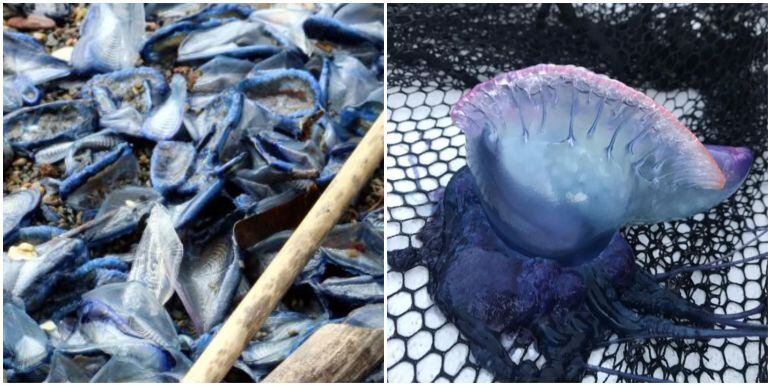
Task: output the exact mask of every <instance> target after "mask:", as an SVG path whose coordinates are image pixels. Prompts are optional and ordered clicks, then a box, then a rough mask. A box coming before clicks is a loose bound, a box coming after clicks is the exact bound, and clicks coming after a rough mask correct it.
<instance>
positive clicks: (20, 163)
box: [13, 158, 28, 167]
mask: <svg viewBox="0 0 770 385" xmlns="http://www.w3.org/2000/svg"><path fill="white" fill-rule="evenodd" d="M27 162H28V160H27V158H19V159H16V160H14V161H13V165H14V166H15V167H21V166H24V165H25V164H27Z"/></svg>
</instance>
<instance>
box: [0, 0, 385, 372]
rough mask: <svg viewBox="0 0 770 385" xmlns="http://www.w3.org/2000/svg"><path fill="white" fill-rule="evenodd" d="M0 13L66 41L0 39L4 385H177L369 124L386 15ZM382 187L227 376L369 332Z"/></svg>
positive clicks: (375, 299)
mask: <svg viewBox="0 0 770 385" xmlns="http://www.w3.org/2000/svg"><path fill="white" fill-rule="evenodd" d="M4 9H5V7H4ZM8 10H14V11H15V12H21V13H23V15H21V16H19V17H28V16H30V15H35V14H37V15H44V16H45V17H51V18H55V19H56V23H58V26H57V28H59V30H71V31H72V33H74V34H75V36H76V38H73V39H65V38H58V37H57V36H60V35H57V33H58V32H50V33H49V35H48V36H49V39H45V38H44V37H45V33H43V36H44V37H43V38H40V33H22V32H16V31H14V30H13V29H11V28H8V27H7V26H6V28H5V29H4V31H3V43H4V44H3V72H4V78H3V89H4V92H3V94H4V98H3V126H4V131H3V132H4V139H3V165H4V167H3V168H4V186H3V375H4V380H7V381H11V382H42V381H48V382H89V381H91V382H144V381H149V382H166V381H171V382H173V381H179V380H180V379H181V378H182V377H183V376H184V375H185V373H186V372H187V370H188V369H189V368H190V366H191V365H192V363H193V362H194V361H195V360H196V359H197V358H198V357H199V356H200V354H201V353H202V352H203V350H204V349H205V348H206V346H207V344H208V343H209V342H210V341H211V339H212V337H213V336H214V335H216V333H217V332H218V331H219V329H220V327H221V325H222V323H223V322H224V320H225V319H226V318H227V316H228V314H230V312H231V311H232V309H233V308H234V306H236V305H237V303H238V302H239V301H240V299H241V298H242V297H243V296H244V295H245V293H246V292H247V291H248V289H249V288H250V287H251V286H252V285H253V284H254V282H255V281H256V279H258V278H259V275H260V273H261V272H262V271H263V270H264V268H265V267H266V266H267V265H268V264H269V263H270V261H271V260H272V259H273V257H274V256H275V254H276V253H277V252H278V250H279V249H280V248H281V246H282V245H283V244H284V242H285V241H286V239H287V237H288V236H289V235H290V234H291V231H292V228H293V227H294V226H295V225H296V224H294V225H292V224H291V223H290V222H286V221H284V222H285V223H284V222H282V225H280V226H279V225H277V224H276V223H277V222H276V221H275V220H274V219H275V218H274V217H271V215H270V213H272V212H274V210H279V211H281V212H283V213H288V214H286V215H287V217H296V218H302V217H303V216H304V214H305V213H306V212H307V209H308V208H309V207H310V206H309V204H306V203H307V202H309V201H312V198H311V197H317V196H318V194H319V193H320V192H321V191H322V190H323V189H324V188H325V187H326V186H327V185H328V184H329V183H330V181H331V180H332V179H333V178H334V177H335V175H336V174H337V172H338V171H339V169H340V168H341V166H342V164H343V163H344V162H345V160H346V159H347V158H348V156H349V155H350V153H351V152H352V151H353V149H354V148H355V147H356V145H357V144H358V142H359V141H360V140H361V138H362V137H363V136H364V134H365V133H366V132H367V130H368V129H369V127H370V126H371V124H372V123H373V122H374V120H375V119H376V117H377V116H378V115H379V114H380V112H381V111H382V109H383V94H384V93H383V50H384V48H383V30H384V27H383V6H382V5H381V4H344V5H336V4H324V5H312V4H303V5H291V4H289V5H275V6H271V7H266V6H265V5H259V6H258V5H251V6H250V5H235V4H215V5H207V4H197V3H191V4H92V5H90V6H87V5H83V4H79V5H76V4H59V5H57V6H56V7H51V6H48V5H44V4H27V5H25V6H23V7H9V8H8ZM51 12H55V14H56V16H54V14H52V13H51ZM57 31H58V30H57ZM52 44H53V46H52ZM57 44H58V45H59V46H57ZM381 180H382V177H381V176H375V177H374V179H373V180H372V181H371V183H370V186H369V187H367V189H366V190H365V191H364V193H362V194H361V196H360V197H359V199H358V200H357V201H356V202H354V204H353V205H352V206H351V209H350V210H349V212H348V213H346V215H345V217H344V220H343V221H342V222H341V224H339V225H337V226H336V227H335V228H334V229H333V230H332V232H331V233H330V234H329V236H327V238H326V239H325V240H324V241H323V243H322V244H321V247H320V248H319V249H318V250H317V251H316V253H315V254H314V256H313V257H312V258H311V260H310V263H309V264H308V265H307V267H306V268H305V269H304V270H303V271H302V274H301V275H300V276H299V277H298V278H297V280H296V281H295V282H294V284H293V286H292V287H291V288H290V290H289V292H288V293H287V295H286V296H285V298H284V299H283V300H282V302H281V303H280V304H279V306H278V307H277V308H276V309H275V311H274V312H273V313H272V314H271V315H270V317H269V318H268V320H267V321H266V323H265V325H264V326H263V327H262V328H261V330H260V331H259V332H258V333H257V334H256V335H255V336H254V337H253V338H252V340H251V341H250V342H249V343H248V345H247V347H246V348H245V350H244V351H243V352H242V354H241V356H240V357H239V358H238V360H237V362H236V364H235V366H234V369H232V370H231V371H230V373H229V375H228V377H226V378H225V379H226V380H231V381H260V380H261V379H262V378H263V377H264V376H266V375H267V374H268V373H269V372H270V371H271V370H272V369H273V368H275V367H276V366H277V365H278V364H279V363H281V362H282V361H283V360H284V359H285V358H286V357H287V356H288V355H289V354H291V353H292V352H293V351H294V350H295V349H297V347H298V346H300V345H301V344H302V343H303V342H304V341H305V340H306V339H307V338H308V337H309V336H310V335H311V334H312V333H313V332H314V331H315V330H317V329H318V328H319V327H321V326H322V325H324V324H327V323H340V322H344V323H350V324H354V325H357V326H364V327H370V328H382V327H383V326H382V323H383V320H382V314H383V305H382V302H383V250H382V245H383V220H382V218H383V210H382V201H383V199H382V195H381V188H378V186H379V185H381ZM378 181H379V182H378ZM303 202H304V203H303ZM311 203H312V202H311ZM242 221H250V222H249V226H240V227H239V224H241V223H242ZM239 229H240V230H239ZM240 233H243V234H245V235H243V236H241V235H239V234H240ZM254 234H259V236H254ZM249 235H250V236H249ZM244 237H246V238H248V239H249V241H248V242H243V241H242V239H244ZM382 376H383V375H382V368H381V367H379V368H375V370H374V371H373V372H372V373H370V374H369V375H368V379H369V380H372V381H379V380H380V379H381V378H382Z"/></svg>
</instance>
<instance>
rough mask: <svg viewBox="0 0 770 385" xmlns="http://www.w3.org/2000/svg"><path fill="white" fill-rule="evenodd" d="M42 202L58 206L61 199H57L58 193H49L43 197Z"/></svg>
mask: <svg viewBox="0 0 770 385" xmlns="http://www.w3.org/2000/svg"><path fill="white" fill-rule="evenodd" d="M43 203H45V204H47V205H49V206H59V205H60V204H61V199H59V196H58V195H54V194H49V195H46V196H44V197H43Z"/></svg>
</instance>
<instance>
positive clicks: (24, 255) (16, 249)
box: [8, 242, 37, 261]
mask: <svg viewBox="0 0 770 385" xmlns="http://www.w3.org/2000/svg"><path fill="white" fill-rule="evenodd" d="M8 258H9V259H10V260H12V261H32V260H35V259H37V251H35V246H34V245H32V244H31V243H26V242H22V243H20V244H18V245H16V246H11V248H10V249H8Z"/></svg>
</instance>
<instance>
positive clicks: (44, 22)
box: [5, 15, 56, 31]
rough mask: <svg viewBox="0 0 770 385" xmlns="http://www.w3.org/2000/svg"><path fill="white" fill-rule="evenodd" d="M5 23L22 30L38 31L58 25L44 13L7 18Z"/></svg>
mask: <svg viewBox="0 0 770 385" xmlns="http://www.w3.org/2000/svg"><path fill="white" fill-rule="evenodd" d="M5 25H7V26H9V27H11V28H15V29H18V30H20V31H37V30H41V29H51V28H54V27H56V23H55V22H54V21H53V20H51V19H50V18H48V17H46V16H43V15H29V16H27V17H21V16H15V17H12V18H10V19H8V20H6V22H5Z"/></svg>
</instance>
